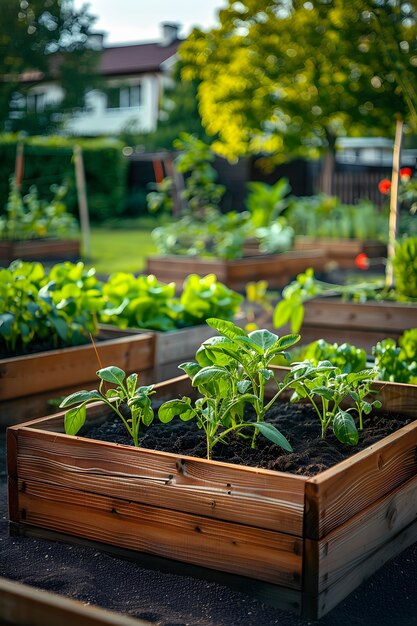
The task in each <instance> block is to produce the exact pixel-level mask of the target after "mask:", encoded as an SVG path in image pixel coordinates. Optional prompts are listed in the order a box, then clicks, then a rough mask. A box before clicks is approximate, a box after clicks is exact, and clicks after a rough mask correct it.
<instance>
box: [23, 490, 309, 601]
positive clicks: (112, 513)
mask: <svg viewBox="0 0 417 626" xmlns="http://www.w3.org/2000/svg"><path fill="white" fill-rule="evenodd" d="M19 509H20V515H21V518H22V520H21V523H23V524H29V525H34V526H40V527H43V528H50V529H52V530H57V531H58V532H63V533H69V534H71V535H78V536H82V537H86V538H87V539H92V540H95V541H101V542H104V543H112V544H113V545H117V546H120V547H122V548H129V549H134V550H139V551H143V552H148V553H150V554H158V555H160V556H163V557H166V558H171V559H176V560H182V561H185V562H190V563H194V564H196V565H202V566H204V567H209V568H214V569H220V570H222V571H225V572H230V573H238V574H240V575H243V576H251V577H253V578H256V579H258V580H264V581H266V582H272V583H275V584H279V585H284V586H286V587H288V588H290V589H300V587H301V567H302V549H303V545H302V539H301V538H295V537H292V536H290V535H285V534H283V533H277V532H273V531H268V530H261V529H259V528H253V527H247V526H244V525H243V524H234V523H231V522H220V521H219V520H211V519H209V518H205V517H202V516H198V515H190V514H186V513H181V512H179V511H171V510H167V509H165V508H163V507H151V506H146V505H142V504H137V503H135V502H131V501H129V500H122V499H120V498H114V497H106V496H100V495H97V494H92V493H84V492H83V491H78V490H73V489H66V488H60V487H57V486H51V485H48V484H44V483H38V482H35V481H32V480H25V481H19ZM80 520H82V522H80Z"/></svg>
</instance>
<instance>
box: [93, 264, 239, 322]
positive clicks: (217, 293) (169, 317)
mask: <svg viewBox="0 0 417 626" xmlns="http://www.w3.org/2000/svg"><path fill="white" fill-rule="evenodd" d="M175 289H176V287H175V283H169V284H166V283H163V282H161V281H158V280H157V278H156V277H155V276H153V275H152V274H150V275H148V276H138V277H135V276H134V275H133V274H128V273H123V272H119V273H116V274H113V275H112V276H110V278H109V280H108V281H107V283H106V284H104V285H103V296H104V298H105V300H106V306H105V308H104V309H103V310H102V311H100V313H99V318H100V321H101V322H103V323H107V324H108V323H110V324H114V325H116V326H118V327H120V328H138V327H139V328H147V329H153V330H161V331H169V330H175V329H176V328H184V327H186V326H194V325H197V324H203V323H204V322H205V320H206V318H207V317H211V316H212V315H215V316H218V317H222V318H224V319H233V317H234V316H235V315H236V313H237V311H238V310H239V305H240V303H241V302H242V300H243V298H242V296H240V295H239V294H238V293H237V292H235V291H232V290H231V289H229V288H228V287H226V286H225V285H223V284H222V283H220V282H218V280H217V278H216V276H215V274H208V275H207V276H204V277H199V276H197V275H196V274H191V275H190V276H188V277H187V278H186V280H185V281H184V285H183V290H182V293H181V294H180V295H179V296H176V295H175Z"/></svg>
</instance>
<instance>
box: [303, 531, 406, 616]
mask: <svg viewBox="0 0 417 626" xmlns="http://www.w3.org/2000/svg"><path fill="white" fill-rule="evenodd" d="M416 537H417V520H416V521H414V522H412V523H411V524H409V525H408V526H406V527H405V528H403V529H402V530H401V531H400V532H399V533H397V534H396V535H394V536H389V537H387V538H386V539H385V540H384V541H382V542H381V544H380V547H379V548H378V549H375V550H374V551H372V552H370V551H369V552H368V553H367V558H366V559H364V560H361V561H360V562H359V561H358V562H357V564H356V565H355V566H353V567H352V569H351V570H350V571H349V574H348V575H346V576H345V577H342V578H339V579H338V580H337V581H334V582H333V583H332V584H331V585H329V586H328V587H326V588H325V589H324V590H323V591H321V592H320V593H318V594H317V593H316V592H314V591H313V590H312V589H311V588H308V587H307V588H305V589H304V592H303V601H302V607H303V608H302V611H301V613H302V615H303V617H305V618H308V619H319V618H320V617H322V616H323V615H325V614H326V613H328V612H329V611H330V610H331V609H333V608H334V607H335V606H337V605H338V604H339V602H341V601H342V600H343V599H344V598H346V597H347V596H348V595H349V594H350V593H351V592H352V591H353V590H354V589H356V588H357V587H358V586H359V585H360V584H362V583H363V582H365V581H366V580H367V579H368V578H369V577H370V576H372V574H374V573H375V572H376V571H377V570H378V569H380V568H381V567H382V566H383V565H384V564H385V563H387V562H388V561H389V560H390V559H392V558H394V557H395V556H397V555H398V554H400V553H401V552H402V551H403V550H405V549H406V548H408V547H409V546H411V545H413V544H414V543H415V541H416ZM314 543H316V542H313V541H310V540H307V541H306V542H305V556H306V558H307V559H309V558H310V555H311V553H312V552H317V550H316V546H314Z"/></svg>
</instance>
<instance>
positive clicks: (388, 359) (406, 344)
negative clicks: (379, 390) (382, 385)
mask: <svg viewBox="0 0 417 626" xmlns="http://www.w3.org/2000/svg"><path fill="white" fill-rule="evenodd" d="M372 354H373V356H374V357H375V368H376V369H377V370H378V379H379V380H387V381H391V382H397V383H408V384H413V385H417V328H411V329H409V330H406V331H404V333H403V334H402V335H401V337H400V338H399V340H398V344H397V342H396V341H395V340H394V339H391V338H388V339H383V340H382V341H379V342H378V343H377V344H376V345H375V346H374V347H373V348H372Z"/></svg>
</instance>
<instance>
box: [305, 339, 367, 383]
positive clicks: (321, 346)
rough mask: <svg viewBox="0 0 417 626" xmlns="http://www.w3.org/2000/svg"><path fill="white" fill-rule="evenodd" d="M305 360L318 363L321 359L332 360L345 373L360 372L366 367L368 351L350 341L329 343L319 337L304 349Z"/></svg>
mask: <svg viewBox="0 0 417 626" xmlns="http://www.w3.org/2000/svg"><path fill="white" fill-rule="evenodd" d="M303 360H305V361H310V362H311V363H313V364H314V365H317V364H318V363H319V362H320V361H330V362H331V363H332V365H334V366H335V367H338V368H339V369H340V370H341V372H342V373H343V374H349V373H350V372H359V371H360V370H363V369H365V367H366V352H365V350H363V349H362V348H357V347H356V346H353V345H352V344H350V343H342V344H340V345H339V344H337V343H329V342H327V341H325V340H324V339H318V340H317V341H313V342H312V343H310V344H309V345H308V346H307V347H306V349H305V350H304V351H303Z"/></svg>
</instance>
